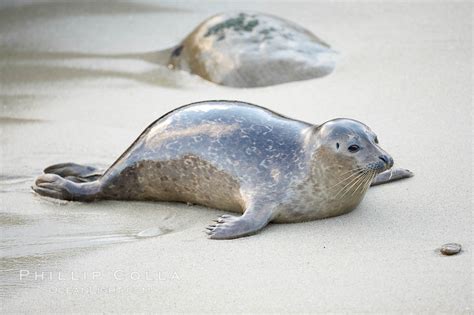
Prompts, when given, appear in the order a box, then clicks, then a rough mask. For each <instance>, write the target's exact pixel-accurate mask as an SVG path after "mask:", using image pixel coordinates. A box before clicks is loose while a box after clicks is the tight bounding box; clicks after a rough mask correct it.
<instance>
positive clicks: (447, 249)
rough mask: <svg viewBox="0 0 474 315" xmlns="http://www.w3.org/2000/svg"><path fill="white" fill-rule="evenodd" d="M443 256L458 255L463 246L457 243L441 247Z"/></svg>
mask: <svg viewBox="0 0 474 315" xmlns="http://www.w3.org/2000/svg"><path fill="white" fill-rule="evenodd" d="M439 251H440V252H441V254H443V255H446V256H451V255H456V254H458V253H459V252H460V251H461V244H457V243H448V244H444V245H443V246H441V248H440V250H439Z"/></svg>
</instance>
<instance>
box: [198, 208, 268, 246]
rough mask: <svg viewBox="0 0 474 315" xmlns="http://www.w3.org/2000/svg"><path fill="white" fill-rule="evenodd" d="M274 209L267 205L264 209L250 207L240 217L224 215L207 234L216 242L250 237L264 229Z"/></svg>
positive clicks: (212, 225)
mask: <svg viewBox="0 0 474 315" xmlns="http://www.w3.org/2000/svg"><path fill="white" fill-rule="evenodd" d="M272 210H273V207H269V205H268V204H267V205H265V206H264V208H259V207H255V206H252V207H249V208H247V210H246V211H245V212H244V214H243V215H241V216H240V217H237V216H233V215H227V214H225V215H223V216H220V217H219V218H218V219H217V220H215V224H211V225H209V226H208V227H207V228H206V229H207V231H206V233H207V234H208V235H209V238H211V239H216V240H229V239H234V238H239V237H243V236H248V235H252V234H255V233H257V232H258V231H260V230H261V229H263V228H264V227H265V226H266V225H267V224H268V223H269V222H270V220H271V218H272V213H273V211H272Z"/></svg>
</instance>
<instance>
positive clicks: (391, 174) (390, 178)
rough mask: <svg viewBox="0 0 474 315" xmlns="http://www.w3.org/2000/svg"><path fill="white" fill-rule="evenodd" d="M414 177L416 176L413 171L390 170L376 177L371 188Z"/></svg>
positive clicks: (402, 169)
mask: <svg viewBox="0 0 474 315" xmlns="http://www.w3.org/2000/svg"><path fill="white" fill-rule="evenodd" d="M413 175H414V174H413V173H412V172H411V171H409V170H406V169H404V168H393V169H389V170H386V171H385V172H382V173H380V174H378V175H377V176H375V178H374V180H373V181H372V183H371V184H370V186H376V185H381V184H386V183H390V182H394V181H396V180H400V179H404V178H410V177H413Z"/></svg>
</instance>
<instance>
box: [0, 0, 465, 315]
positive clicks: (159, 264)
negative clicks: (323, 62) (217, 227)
mask: <svg viewBox="0 0 474 315" xmlns="http://www.w3.org/2000/svg"><path fill="white" fill-rule="evenodd" d="M28 3H29V2H24V3H23V2H21V1H7V2H3V4H1V5H0V108H1V115H0V131H1V133H0V145H1V146H0V148H1V149H0V150H1V151H0V166H1V174H0V227H1V235H2V237H1V240H0V249H1V253H0V255H1V256H0V283H1V290H0V299H1V303H0V305H1V307H2V312H3V313H5V312H9V313H11V312H52V311H54V312H60V313H65V312H91V311H103V312H112V311H115V312H125V311H127V312H146V311H149V312H151V311H154V312H178V311H180V312H191V311H197V310H199V311H203V312H204V311H206V312H250V311H254V312H256V311H260V312H303V311H305V312H327V311H332V312H381V311H390V312H435V311H436V312H449V313H463V312H466V313H467V312H470V311H472V309H473V300H472V292H473V291H472V280H473V274H472V226H473V221H472V189H471V184H472V182H473V178H472V130H473V129H472V127H473V126H472V22H471V17H472V5H471V4H470V3H461V2H458V3H439V2H420V3H415V4H413V3H412V4H407V3H395V2H394V3H386V2H384V3H379V4H375V3H364V4H357V5H354V4H350V3H331V4H321V3H303V2H302V3H296V4H291V3H281V2H279V3H272V2H261V3H258V4H251V3H250V2H248V3H239V4H238V3H232V2H210V3H208V4H205V5H204V4H202V2H197V1H196V2H188V3H187V4H184V3H174V2H171V1H169V2H166V1H163V2H160V3H156V2H151V1H150V2H144V1H143V2H134V3H128V2H109V1H106V2H91V3H82V2H81V3H79V2H77V3H74V4H64V3H53V2H46V3H45V2H35V3H33V4H28ZM229 9H252V10H257V11H262V12H266V13H270V14H275V15H279V16H282V17H285V18H287V19H289V20H293V21H296V22H298V23H300V24H301V25H303V26H305V27H306V28H308V29H310V30H311V31H313V32H314V33H315V34H316V35H318V36H320V37H321V38H322V39H323V40H325V41H327V42H329V43H330V44H331V46H332V47H333V48H334V49H335V50H337V51H339V53H340V58H339V62H338V65H337V67H336V70H335V72H334V73H332V74H331V75H329V76H327V77H325V78H322V79H316V80H310V81H303V82H295V83H290V84H283V85H278V86H273V87H266V88H256V89H232V88H225V87H220V86H216V85H213V84H211V83H209V82H206V81H204V80H202V79H200V78H198V77H195V76H192V75H189V74H187V73H182V72H170V70H168V69H167V68H166V67H164V66H161V65H160V64H159V62H160V56H159V55H155V54H154V52H156V51H159V50H163V49H166V48H169V47H171V46H173V45H174V44H176V43H178V42H179V41H180V40H181V39H182V38H183V37H184V36H185V35H186V34H187V33H188V32H190V31H191V30H192V28H193V27H194V26H195V25H197V24H198V23H199V22H200V21H202V20H203V19H204V18H206V17H208V16H209V15H211V14H214V13H217V12H222V11H225V10H229ZM206 99H238V100H242V101H247V102H252V103H256V104H259V105H263V106H266V107H268V108H270V109H272V110H275V111H277V112H280V113H282V114H285V115H287V116H291V117H294V118H296V119H302V120H306V121H310V122H314V123H321V122H324V121H326V120H328V119H331V118H335V117H351V118H354V119H358V120H361V121H363V122H365V123H366V124H367V125H369V126H370V127H371V128H372V129H373V130H374V131H375V132H376V133H377V134H378V137H379V140H380V142H381V145H382V146H383V147H384V149H386V150H387V151H388V152H389V153H390V154H391V155H392V156H393V157H394V159H395V161H396V165H397V166H400V167H406V168H408V169H410V170H412V171H413V172H415V174H416V176H415V177H414V178H411V179H409V180H406V181H401V182H396V183H393V184H388V185H383V186H380V187H374V188H372V189H370V191H369V192H368V193H367V196H366V198H365V199H364V201H363V202H362V203H361V205H360V206H359V207H358V208H357V209H356V210H355V211H353V212H352V213H350V214H347V215H344V216H341V217H336V218H331V219H326V220H320V221H314V222H307V223H302V224H278V225H277V224H273V225H270V226H269V227H268V228H266V229H265V230H264V231H263V232H262V233H260V234H258V235H255V236H252V237H247V238H242V239H238V240H232V241H212V240H208V239H206V237H205V235H204V233H203V230H204V227H205V226H206V224H208V223H209V222H210V220H212V219H213V218H215V217H216V216H217V215H219V214H221V213H222V212H221V211H218V210H214V209H206V208H203V207H198V206H192V207H190V206H186V205H182V204H172V203H150V202H114V201H110V202H100V203H95V204H81V203H73V202H61V201H54V200H51V199H47V198H41V197H39V196H37V195H35V194H33V193H32V192H31V190H30V186H31V184H32V182H33V180H34V178H35V176H37V175H38V174H40V173H41V170H42V169H43V168H44V167H45V166H48V165H50V164H54V163H59V162H66V161H74V162H77V163H88V164H94V165H99V166H103V167H106V166H107V165H109V164H111V163H112V162H113V161H114V160H115V159H116V157H118V156H119V155H120V154H121V153H122V152H123V151H124V150H125V149H126V148H127V147H128V145H129V144H130V143H131V142H132V141H133V140H134V139H135V138H136V137H137V136H138V135H139V134H140V132H141V131H142V130H143V129H144V128H145V127H146V126H147V125H148V124H149V123H151V122H152V121H153V120H154V119H156V118H158V117H160V116H161V115H162V114H163V113H165V112H167V111H168V110H170V109H172V108H174V107H177V106H180V105H183V104H186V103H190V102H194V101H199V100H206ZM448 242H458V243H461V244H462V245H463V252H462V253H461V254H459V255H456V256H452V257H443V256H441V255H439V254H438V253H437V252H436V248H438V247H439V246H441V245H442V244H444V243H448Z"/></svg>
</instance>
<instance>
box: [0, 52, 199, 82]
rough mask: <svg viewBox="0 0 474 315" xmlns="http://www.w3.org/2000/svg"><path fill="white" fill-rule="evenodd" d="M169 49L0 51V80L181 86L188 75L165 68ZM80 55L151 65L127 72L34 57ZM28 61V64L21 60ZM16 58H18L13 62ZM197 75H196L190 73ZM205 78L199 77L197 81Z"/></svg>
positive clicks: (63, 58) (62, 58) (65, 58)
mask: <svg viewBox="0 0 474 315" xmlns="http://www.w3.org/2000/svg"><path fill="white" fill-rule="evenodd" d="M170 51H171V49H166V50H162V51H153V52H145V53H118V54H114V53H110V54H105V53H85V52H47V51H17V52H15V51H10V52H3V53H0V57H1V58H2V59H3V60H11V61H12V63H7V64H5V65H3V66H2V68H3V70H2V72H3V73H2V78H1V79H0V82H2V83H4V84H5V85H7V84H8V85H10V84H22V83H23V84H24V83H39V82H44V81H49V82H60V81H63V82H64V81H66V82H67V81H71V80H81V79H84V80H85V79H93V78H97V79H99V78H103V79H104V78H118V79H127V80H132V81H137V82H139V83H145V84H149V85H153V86H157V85H158V86H164V87H169V88H180V87H183V86H184V83H183V78H182V76H183V75H187V76H191V75H190V74H188V73H185V72H184V71H179V72H177V71H171V70H169V69H168V68H167V66H166V64H167V58H168V57H169V54H170ZM82 59H90V60H94V59H95V60H97V59H104V60H135V61H143V62H148V63H151V64H153V65H154V68H153V69H151V70H147V71H143V72H130V71H122V70H111V69H97V68H95V69H94V68H88V67H84V66H77V65H74V64H73V63H71V66H68V65H64V64H61V65H58V64H41V63H38V62H35V61H40V62H41V61H69V60H71V61H74V60H82ZM25 61H26V62H29V61H32V62H34V63H31V64H28V63H23V62H25ZM16 62H22V63H21V64H16ZM192 76H193V77H196V78H198V76H195V75H192ZM201 80H202V81H203V82H207V81H205V80H203V79H200V81H201Z"/></svg>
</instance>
